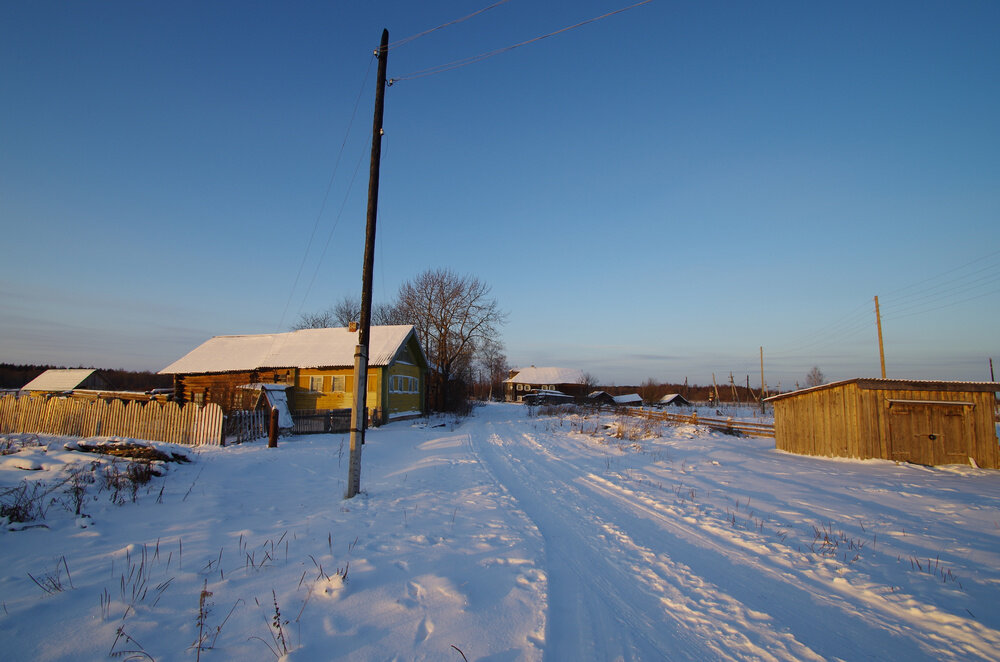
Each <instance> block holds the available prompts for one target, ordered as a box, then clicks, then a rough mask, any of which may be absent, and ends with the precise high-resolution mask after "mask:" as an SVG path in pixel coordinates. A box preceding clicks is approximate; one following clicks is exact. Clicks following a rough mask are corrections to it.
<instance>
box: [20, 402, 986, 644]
mask: <svg viewBox="0 0 1000 662" xmlns="http://www.w3.org/2000/svg"><path fill="white" fill-rule="evenodd" d="M367 439H368V443H366V445H365V450H364V458H363V464H362V487H363V491H362V494H361V495H359V496H358V497H355V498H354V499H351V500H344V499H342V498H341V497H340V495H342V494H343V492H344V489H345V485H346V482H345V479H346V468H345V464H344V462H345V457H344V456H345V452H344V451H345V444H346V443H347V437H346V435H332V434H331V435H309V436H300V437H291V438H282V440H281V441H280V443H279V447H278V448H277V449H269V448H266V445H265V444H264V443H263V442H259V443H249V444H242V445H239V446H233V447H226V448H220V447H202V448H197V449H188V450H189V455H190V457H191V462H190V463H186V464H177V465H171V466H169V467H163V468H162V469H163V472H164V475H163V476H160V477H158V478H155V479H153V480H152V481H151V482H150V483H149V484H146V485H143V486H142V487H137V489H136V490H135V492H134V494H133V495H127V494H126V496H123V494H125V493H124V492H122V491H121V490H118V489H113V488H109V487H108V486H109V485H111V484H112V483H110V482H109V480H108V479H109V477H113V476H114V475H117V473H116V472H118V471H119V469H116V468H115V467H116V465H115V462H116V461H117V460H116V459H115V458H109V457H102V458H99V459H96V458H95V456H94V455H93V454H92V453H81V452H76V451H73V450H72V449H67V448H66V447H65V444H66V440H65V439H39V438H37V437H36V436H34V435H28V436H27V437H25V438H20V437H17V438H15V437H11V438H9V439H6V440H5V439H3V438H2V437H0V445H3V444H6V445H7V446H8V447H9V448H8V450H7V453H6V454H2V455H0V505H3V504H4V503H5V502H4V499H7V501H10V500H11V499H13V498H16V499H22V496H19V495H28V497H27V498H34V497H32V496H31V495H41V496H40V497H37V498H36V501H37V502H38V504H39V512H38V514H37V515H36V521H22V522H9V523H8V522H5V524H7V526H4V527H0V565H2V566H3V567H4V571H3V572H2V573H0V640H2V641H3V642H4V645H5V651H4V652H5V654H6V655H7V658H9V659H19V660H20V659H31V660H40V661H43V662H71V661H72V662H75V660H80V659H88V660H90V659H107V658H108V657H109V656H111V657H120V656H122V655H124V654H126V653H127V652H128V651H130V650H132V651H139V653H136V655H137V656H138V657H142V656H143V655H145V656H146V657H145V658H144V659H156V660H159V661H161V662H163V661H169V660H178V661H180V660H190V659H193V658H194V657H195V656H196V653H197V651H195V650H193V649H192V646H195V647H196V648H197V646H198V644H197V642H199V641H201V642H202V646H201V653H202V659H208V660H212V659H241V660H273V659H276V658H280V659H282V660H289V662H292V661H294V662H330V660H350V661H351V662H358V661H371V662H377V661H378V662H380V661H383V660H400V661H401V660H407V661H409V660H414V661H427V662H440V661H445V662H447V661H448V660H455V661H456V662H458V661H459V660H460V659H461V658H466V659H468V660H480V661H484V662H537V661H538V660H549V661H551V662H556V661H559V662H561V661H563V660H573V661H574V662H577V661H580V662H586V661H591V660H593V661H598V660H600V661H602V662H603V661H605V660H623V661H624V660H652V661H657V662H659V661H662V660H679V661H682V662H684V661H687V660H699V661H701V660H755V661H756V660H762V661H786V660H845V661H848V662H856V661H862V660H906V661H907V662H922V661H925V660H927V661H930V660H946V661H955V662H957V661H959V660H963V661H964V660H1000V609H998V608H997V607H996V605H997V598H998V597H1000V551H998V550H1000V472H997V471H989V470H983V469H975V468H972V467H967V466H957V465H955V466H949V467H934V468H931V467H921V466H915V465H907V464H895V463H893V462H887V461H877V460H873V461H864V462H861V461H854V460H844V459H830V458H812V457H802V456H797V455H791V454H787V453H781V452H778V451H776V450H775V449H774V441H773V440H770V439H755V438H739V437H731V436H726V435H724V434H722V433H720V432H713V431H710V430H705V429H699V428H695V427H692V426H663V427H659V426H657V425H655V424H649V423H644V422H643V421H642V420H640V419H628V418H620V417H617V416H614V415H610V414H603V415H601V416H595V415H594V414H592V413H588V412H586V411H579V412H574V411H572V410H567V409H560V410H558V411H557V412H552V413H549V414H545V415H543V414H541V413H540V412H533V411H532V410H530V409H529V408H527V407H523V406H520V405H499V404H498V405H490V406H484V407H479V408H477V409H476V410H475V411H474V414H473V415H472V416H471V417H468V418H463V419H455V418H453V417H435V418H430V419H420V420H414V421H401V422H398V423H393V424H390V425H386V426H383V427H381V428H375V429H373V430H370V431H369V436H368V438H367ZM98 465H100V466H98ZM118 466H119V468H120V465H118ZM74 476H77V477H79V476H82V477H83V478H81V479H80V480H78V481H77V482H76V483H74V482H73V477H74ZM85 479H92V482H90V481H89V480H85ZM77 484H78V485H80V486H82V487H81V489H83V490H84V492H83V493H82V496H81V498H79V499H78V500H76V501H74V494H76V493H75V492H74V491H73V490H71V489H70V488H72V487H73V486H74V485H77ZM114 484H117V483H114ZM67 486H69V487H67ZM43 499H44V500H43ZM76 507H79V508H80V509H82V511H83V515H80V516H77V514H76V513H75V510H76ZM43 511H44V512H43ZM348 568H349V571H348ZM35 579H37V580H39V581H34V580H35ZM147 588H148V589H149V590H147ZM206 599H207V601H206ZM279 609H280V615H279ZM276 623H277V624H280V627H279V626H278V625H276ZM203 627H207V628H209V634H210V636H208V637H207V638H204V639H202V638H201V637H202V636H203V635H202V628H203ZM53 633H60V634H59V636H55V635H54V634H53ZM126 635H127V637H128V638H125V637H126ZM192 642H196V643H192ZM286 651H287V654H286ZM7 658H5V659H7Z"/></svg>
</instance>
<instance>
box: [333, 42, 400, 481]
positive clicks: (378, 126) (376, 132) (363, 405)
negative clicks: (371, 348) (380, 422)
mask: <svg viewBox="0 0 1000 662" xmlns="http://www.w3.org/2000/svg"><path fill="white" fill-rule="evenodd" d="M375 55H376V56H377V57H378V78H377V80H376V82H375V117H374V120H373V122H372V156H371V166H370V170H369V175H368V219H367V225H366V227H365V261H364V266H363V268H362V275H361V322H360V328H359V329H358V344H357V346H356V347H355V348H354V407H353V409H351V453H350V462H349V463H348V468H347V493H346V494H345V495H344V496H345V497H346V498H348V499H350V498H353V497H354V496H355V495H357V493H358V492H360V491H361V446H362V445H363V444H364V443H365V427H366V426H367V425H368V403H367V399H368V397H367V396H368V344H369V336H370V334H371V323H372V273H373V271H374V265H375V218H376V216H377V212H378V175H379V163H380V161H381V158H382V111H383V108H384V105H385V62H386V60H387V59H388V56H389V31H388V30H382V42H381V43H380V44H379V47H378V52H377V53H376V54H375Z"/></svg>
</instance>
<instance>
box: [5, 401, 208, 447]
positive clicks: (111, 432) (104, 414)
mask: <svg viewBox="0 0 1000 662" xmlns="http://www.w3.org/2000/svg"><path fill="white" fill-rule="evenodd" d="M223 419H224V417H223V415H222V409H221V408H220V407H219V405H217V404H214V403H213V404H208V405H205V406H204V407H200V406H198V405H196V404H193V403H190V404H186V405H184V406H183V407H181V406H179V405H178V404H177V403H176V402H167V403H165V404H160V403H159V402H147V403H143V402H136V401H133V402H129V403H128V404H124V403H123V402H122V401H121V400H112V401H111V402H105V401H103V400H82V399H76V398H51V399H49V400H43V399H41V398H28V397H22V398H18V397H15V396H14V395H6V396H4V397H3V398H0V433H8V434H9V433H15V432H27V433H34V434H54V435H65V436H70V437H93V436H105V437H131V438H133V439H144V440H147V441H166V442H169V443H174V444H189V445H203V444H209V445H216V446H218V445H220V444H222V443H223V437H222V423H223Z"/></svg>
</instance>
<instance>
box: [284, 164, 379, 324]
mask: <svg viewBox="0 0 1000 662" xmlns="http://www.w3.org/2000/svg"><path fill="white" fill-rule="evenodd" d="M365 153H366V150H362V152H361V156H359V157H358V162H357V164H356V165H355V166H354V174H353V175H351V181H350V183H349V184H348V185H347V191H346V192H345V193H344V200H343V202H341V203H340V211H338V212H337V218H336V219H334V222H333V226H331V227H330V232H329V233H328V234H327V235H326V243H325V244H323V251H322V252H321V253H320V254H319V260H317V261H316V269H314V270H313V275H312V278H311V279H310V280H309V287H307V288H306V292H305V294H303V295H302V303H301V304H299V310H298V314H300V315H301V314H302V309H303V308H305V305H306V300H307V299H308V298H309V293H310V292H312V286H313V283H315V282H316V276H317V275H318V274H319V268H320V267H321V266H323V258H324V257H326V250H327V249H328V248H329V247H330V240H331V239H333V233H334V231H335V230H336V229H337V226H338V225H339V224H340V217H341V216H343V214H344V207H346V206H347V200H348V198H350V196H351V191H353V190H354V180H355V179H357V177H358V170H360V169H361V164H362V163H363V162H364V160H365Z"/></svg>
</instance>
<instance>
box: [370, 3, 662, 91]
mask: <svg viewBox="0 0 1000 662" xmlns="http://www.w3.org/2000/svg"><path fill="white" fill-rule="evenodd" d="M652 1H653V0H642V2H637V3H635V4H632V5H629V6H628V7H623V8H621V9H616V10H614V11H611V12H608V13H606V14H602V15H601V16H595V17H594V18H589V19H587V20H585V21H580V22H579V23H575V24H573V25H570V26H567V27H565V28H561V29H559V30H556V31H554V32H549V33H547V34H543V35H541V36H539V37H534V38H533V39H528V40H527V41H522V42H520V43H517V44H512V45H510V46H504V47H503V48H498V49H496V50H492V51H489V52H486V53H480V54H479V55H473V56H471V57H467V58H463V59H461V60H455V61H453V62H448V63H446V64H441V65H438V66H435V67H428V68H427V69H420V70H418V71H414V72H412V73H409V74H406V75H403V76H396V77H393V78H390V79H389V80H388V81H387V83H388V85H393V84H395V83H398V82H399V81H403V80H413V79H416V78H424V77H426V76H434V75H436V74H441V73H444V72H446V71H452V70H454V69H459V68H461V67H465V66H468V65H470V64H475V63H477V62H482V61H483V60H486V59H489V58H491V57H495V56H497V55H500V54H502V53H506V52H508V51H512V50H514V49H515V48H520V47H521V46H527V45H528V44H533V43H535V42H536V41H541V40H542V39H548V38H549V37H554V36H556V35H558V34H562V33H563V32H568V31H570V30H574V29H576V28H579V27H582V26H584V25H588V24H590V23H595V22H597V21H600V20H603V19H605V18H609V17H611V16H614V15H616V14H621V13H622V12H626V11H629V10H630V9H635V8H636V7H641V6H642V5H647V4H649V3H650V2H652Z"/></svg>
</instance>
